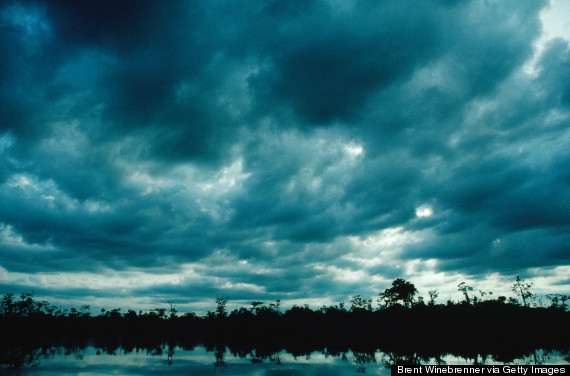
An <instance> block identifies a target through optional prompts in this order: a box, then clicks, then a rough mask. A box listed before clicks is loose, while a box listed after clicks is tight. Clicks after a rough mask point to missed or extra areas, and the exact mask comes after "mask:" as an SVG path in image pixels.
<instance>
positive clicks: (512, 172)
mask: <svg viewBox="0 0 570 376" xmlns="http://www.w3.org/2000/svg"><path fill="white" fill-rule="evenodd" d="M568 16H570V14H568V8H567V7H566V8H565V7H564V4H559V3H556V2H553V3H548V2H545V1H536V0H529V1H520V0H517V1H486V2H482V1H443V0H441V1H436V0H434V1H425V2H415V1H367V0H353V1H336V0H326V1H325V0H322V1H318V0H312V1H285V2H283V1H253V0H252V1H241V2H233V1H224V0H219V1H193V2H188V1H168V2H157V1H138V2H116V1H87V2H85V1H83V2H77V1H63V0H62V1H55V0H54V1H49V2H44V1H32V0H26V1H24V0H22V1H16V0H15V1H2V2H0V44H1V45H2V53H1V54H0V155H1V159H0V254H1V258H0V288H1V292H15V293H18V292H22V291H29V290H34V291H36V293H37V294H41V295H42V296H47V297H50V298H52V300H56V301H57V300H59V301H64V300H67V301H69V302H72V303H73V302H81V303H83V302H91V303H94V304H107V305H112V306H117V305H125V304H129V305H131V306H137V307H144V306H153V305H159V304H162V303H164V302H165V301H171V302H172V301H174V302H177V303H178V304H179V305H180V306H185V307H187V308H188V309H196V310H202V309H207V308H208V304H210V305H212V302H213V299H214V298H215V297H216V295H219V294H225V295H228V296H230V298H231V299H232V300H233V301H235V302H248V301H251V300H268V299H282V300H283V301H286V302H288V303H290V304H294V303H305V302H306V303H311V304H323V303H325V304H329V303H334V302H338V301H342V300H344V301H346V300H347V299H348V297H349V296H350V295H355V294H363V295H365V296H374V295H376V294H378V292H379V291H382V290H383V289H384V288H386V287H387V286H388V284H389V283H390V282H391V281H392V280H393V279H395V278H397V277H402V278H405V279H408V280H411V281H412V282H414V283H415V284H416V285H417V286H418V288H419V289H420V292H422V293H423V294H426V292H427V290H428V289H434V288H436V289H439V290H440V291H441V292H444V293H452V292H453V291H455V290H456V285H457V283H459V282H461V281H469V282H470V283H471V284H472V285H474V286H475V287H476V288H478V289H483V290H493V291H498V292H501V293H505V294H506V293H508V292H509V288H508V285H509V284H510V283H512V280H513V279H514V276H516V275H520V276H522V277H524V278H526V279H530V280H532V281H534V282H535V284H536V286H537V292H539V293H541V292H542V293H546V292H552V293H555V292H560V293H562V292H564V293H568V292H569V291H570V290H569V289H570V285H569V284H568V272H569V271H570V247H569V244H570V126H569V125H570V49H569V41H568V39H566V38H568V35H567V34H566V35H565V34H564V33H565V30H566V31H567V30H568V28H567V27H568V24H567V21H564V20H567V19H568ZM564 22H566V23H564ZM455 292H456V291H455Z"/></svg>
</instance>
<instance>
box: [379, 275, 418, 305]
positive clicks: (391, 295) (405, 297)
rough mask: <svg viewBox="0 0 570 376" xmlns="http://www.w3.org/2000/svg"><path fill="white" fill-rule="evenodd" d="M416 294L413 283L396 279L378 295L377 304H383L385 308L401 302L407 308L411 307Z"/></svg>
mask: <svg viewBox="0 0 570 376" xmlns="http://www.w3.org/2000/svg"><path fill="white" fill-rule="evenodd" d="M417 292H418V290H417V289H416V287H415V286H414V284H413V283H411V282H408V281H406V280H404V279H402V278H396V279H395V280H394V281H393V282H392V286H391V287H389V288H387V289H386V290H384V292H381V293H380V294H379V295H380V297H379V299H378V303H380V304H382V302H383V303H384V305H385V306H386V307H389V306H391V305H394V304H396V303H398V302H401V304H402V305H404V306H406V307H409V306H411V305H412V302H413V301H414V296H415V295H416V294H417Z"/></svg>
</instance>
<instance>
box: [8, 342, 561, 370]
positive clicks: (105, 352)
mask: <svg viewBox="0 0 570 376" xmlns="http://www.w3.org/2000/svg"><path fill="white" fill-rule="evenodd" d="M197 346H198V345H197V344H195V343H190V344H186V345H184V344H181V343H171V342H167V341H164V342H156V343H144V344H138V343H131V342H125V343H119V342H112V343H101V342H88V341H85V342H67V343H65V342H64V343H57V342H53V343H35V344H20V345H14V346H7V345H2V347H0V352H1V353H0V367H1V368H0V371H1V370H5V371H8V372H10V371H16V370H18V369H27V368H31V367H41V366H42V361H43V360H46V359H50V360H53V359H55V358H57V357H70V356H72V357H73V359H75V360H76V361H77V362H82V361H83V360H84V357H85V352H86V349H89V350H90V351H89V352H90V353H91V354H97V355H96V356H113V357H115V356H116V357H120V356H125V355H129V354H131V353H137V354H139V353H140V354H146V356H148V357H160V358H165V364H166V365H167V366H171V365H173V364H175V363H176V361H177V359H176V355H177V353H178V352H181V354H183V355H181V357H182V358H184V359H186V358H188V357H190V358H191V357H192V354H193V352H194V351H195V350H197V349H196V347H197ZM199 349H203V351H205V352H206V353H209V354H212V355H213V360H214V361H213V363H210V364H213V366H214V373H225V371H226V370H228V369H229V368H231V367H232V364H235V361H237V360H240V359H242V360H249V362H250V364H251V367H255V366H256V365H257V364H263V363H265V362H270V363H271V364H273V365H277V366H280V365H281V364H282V363H283V361H282V359H283V357H286V358H287V361H286V363H287V364H291V363H299V364H300V365H302V364H307V363H308V364H312V363H319V362H328V363H330V360H331V358H332V360H334V361H339V362H342V363H345V364H353V365H354V371H355V372H357V373H366V372H367V369H370V368H373V369H378V368H379V367H380V368H381V367H389V366H391V365H403V364H406V365H419V364H440V365H443V364H481V365H483V364H488V363H505V364H506V363H509V364H510V363H519V364H536V365H544V364H548V363H549V362H551V360H552V359H551V358H552V356H554V358H555V360H556V362H558V363H560V362H565V363H570V349H568V348H566V349H549V350H545V349H533V350H531V351H527V352H523V353H520V352H519V353H515V352H512V351H505V352H502V353H494V354H480V353H472V352H464V353H448V354H434V353H429V352H425V353H422V352H415V351H402V350H400V351H380V350H379V349H376V348H365V349H362V348H360V349H359V348H353V349H351V348H343V349H339V348H335V347H331V349H330V350H329V349H328V348H326V347H325V348H308V347H304V348H303V350H302V351H300V349H299V348H286V347H285V348H276V347H275V346H268V347H265V346H259V347H253V346H250V347H247V348H244V347H238V348H232V347H231V346H226V345H225V344H217V345H214V346H205V347H202V346H198V350H199ZM227 354H230V360H231V361H230V363H228V359H227ZM315 358H316V359H315Z"/></svg>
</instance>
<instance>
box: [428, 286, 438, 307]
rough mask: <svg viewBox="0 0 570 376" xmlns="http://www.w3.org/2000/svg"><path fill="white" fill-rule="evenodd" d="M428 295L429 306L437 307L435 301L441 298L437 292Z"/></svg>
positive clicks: (430, 291)
mask: <svg viewBox="0 0 570 376" xmlns="http://www.w3.org/2000/svg"><path fill="white" fill-rule="evenodd" d="M428 295H429V302H428V305H430V306H433V305H435V299H437V297H438V296H439V294H438V292H437V290H429V291H428Z"/></svg>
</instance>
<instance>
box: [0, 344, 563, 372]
mask: <svg viewBox="0 0 570 376" xmlns="http://www.w3.org/2000/svg"><path fill="white" fill-rule="evenodd" d="M12 355H13V356H11V357H9V356H7V355H6V353H5V354H4V358H3V360H2V363H3V364H2V365H1V366H0V374H8V375H12V374H13V375H82V376H89V375H157V374H160V375H248V376H249V375H256V376H265V375H267V376H279V375H309V376H311V375H355V374H362V373H365V374H369V375H389V374H390V369H389V365H390V364H394V363H399V362H407V363H410V362H414V363H418V364H475V363H476V364H503V363H509V364H569V363H570V356H569V352H568V350H566V351H563V352H562V353H561V352H559V351H544V350H536V351H534V352H532V353H530V354H526V355H524V356H521V357H518V358H513V359H508V360H507V361H505V360H504V359H503V360H500V359H497V357H496V356H492V355H486V356H483V355H475V356H473V357H472V358H464V357H461V356H457V355H451V354H442V355H438V356H424V357H419V356H418V355H416V354H414V353H411V354H407V355H402V354H397V353H390V352H382V351H376V352H371V353H359V352H352V351H347V352H341V353H335V354H331V353H329V352H327V350H324V351H313V352H311V353H309V354H305V355H293V354H291V353H287V352H286V351H280V352H277V353H269V354H260V353H258V352H256V350H252V351H250V352H241V354H239V355H238V354H237V353H235V352H234V353H232V351H231V350H230V349H229V348H226V347H221V348H218V349H206V348H205V347H203V346H195V347H193V348H183V347H179V346H172V347H171V346H168V345H161V346H157V347H154V348H133V349H132V350H125V349H123V348H121V347H115V348H108V347H107V348H105V347H96V346H93V345H88V346H82V347H50V346H47V347H43V348H35V349H27V350H25V351H15V352H14V353H13V354H12ZM7 358H10V359H7Z"/></svg>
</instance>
